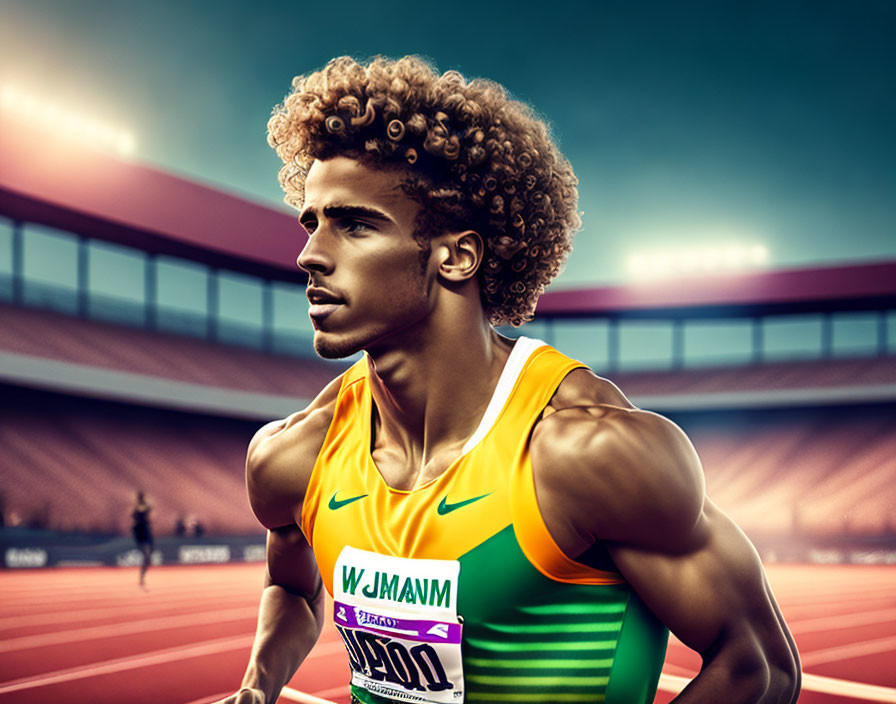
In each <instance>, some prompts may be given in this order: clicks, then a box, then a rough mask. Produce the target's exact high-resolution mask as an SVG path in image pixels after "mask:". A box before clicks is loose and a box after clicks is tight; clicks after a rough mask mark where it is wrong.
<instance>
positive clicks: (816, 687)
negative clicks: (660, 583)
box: [658, 672, 896, 702]
mask: <svg viewBox="0 0 896 704" xmlns="http://www.w3.org/2000/svg"><path fill="white" fill-rule="evenodd" d="M690 681H691V678H690V677H679V676H677V675H667V674H666V673H665V672H664V673H663V674H661V675H660V683H659V687H658V689H661V690H662V691H664V692H671V693H673V694H678V693H679V692H680V691H681V690H683V689H684V688H685V687H687V686H688V683H689V682H690ZM803 691H804V692H819V693H821V694H837V695H840V696H841V697H850V698H852V699H861V700H864V701H868V702H896V689H893V688H892V687H881V686H879V685H876V684H864V683H863V682H850V681H849V680H840V679H837V678H835V677H824V676H823V675H810V674H808V673H805V672H804V673H803Z"/></svg>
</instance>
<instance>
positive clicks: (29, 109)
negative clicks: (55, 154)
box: [0, 83, 136, 155]
mask: <svg viewBox="0 0 896 704" xmlns="http://www.w3.org/2000/svg"><path fill="white" fill-rule="evenodd" d="M0 107H2V109H3V110H4V111H5V112H9V113H10V114H12V115H14V116H15V117H17V118H19V119H20V120H23V121H25V122H28V123H29V124H31V125H33V126H35V127H40V128H43V129H47V130H49V131H51V132H52V134H54V135H58V136H61V137H65V138H68V139H71V140H73V141H78V142H89V143H90V144H93V145H95V146H100V147H104V148H107V149H113V150H114V151H116V152H118V153H119V154H123V155H127V154H132V153H133V152H134V149H135V147H136V141H135V140H134V136H133V134H131V133H130V132H128V131H127V130H122V129H119V128H117V127H112V126H110V125H107V124H105V123H104V122H102V121H101V120H97V119H95V118H93V117H91V116H89V115H84V114H82V113H78V112H75V111H73V110H69V109H67V108H64V107H62V106H61V105H56V104H54V103H49V102H45V101H44V100H42V99H40V98H37V97H35V96H33V95H31V94H29V93H26V92H24V91H22V90H19V88H18V87H16V86H14V85H11V84H8V83H7V84H5V85H3V86H2V88H0Z"/></svg>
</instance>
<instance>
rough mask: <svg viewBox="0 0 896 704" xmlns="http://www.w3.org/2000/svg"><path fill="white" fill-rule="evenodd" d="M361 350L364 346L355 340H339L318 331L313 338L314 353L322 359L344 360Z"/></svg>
mask: <svg viewBox="0 0 896 704" xmlns="http://www.w3.org/2000/svg"><path fill="white" fill-rule="evenodd" d="M362 349H364V346H363V345H362V344H361V343H360V342H358V341H357V340H351V339H345V338H343V339H339V338H336V337H334V336H330V335H327V334H326V333H321V332H320V331H318V332H317V334H315V336H314V351H315V352H317V354H318V356H319V357H323V358H324V359H344V358H345V357H351V356H352V355H353V354H355V353H356V352H360V351H361V350H362Z"/></svg>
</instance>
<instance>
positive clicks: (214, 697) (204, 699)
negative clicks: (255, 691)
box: [187, 689, 238, 704]
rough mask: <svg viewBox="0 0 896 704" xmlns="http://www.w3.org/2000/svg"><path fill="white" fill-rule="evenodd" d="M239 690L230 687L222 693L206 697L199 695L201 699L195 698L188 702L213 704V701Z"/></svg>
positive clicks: (189, 703) (191, 703)
mask: <svg viewBox="0 0 896 704" xmlns="http://www.w3.org/2000/svg"><path fill="white" fill-rule="evenodd" d="M236 691H238V690H235V689H228V690H227V691H226V692H221V693H220V694H210V695H206V696H204V697H199V699H194V700H193V701H191V702H187V704H212V702H216V701H219V700H221V699H223V698H224V697H229V696H230V695H231V694H233V693H234V692H236Z"/></svg>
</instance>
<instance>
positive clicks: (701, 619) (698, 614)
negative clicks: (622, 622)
mask: <svg viewBox="0 0 896 704" xmlns="http://www.w3.org/2000/svg"><path fill="white" fill-rule="evenodd" d="M610 554H611V556H612V558H613V560H614V562H615V563H616V566H617V567H618V568H619V570H620V572H621V573H622V574H623V576H624V577H625V578H626V580H628V581H629V583H630V584H631V585H632V587H633V588H634V590H635V591H636V592H637V593H638V595H639V596H640V597H641V599H642V600H643V601H644V602H645V604H647V606H648V607H649V608H650V609H651V610H652V611H653V612H654V614H655V615H656V616H657V617H658V618H659V619H660V620H661V621H663V622H664V623H665V624H666V625H667V626H668V627H669V629H670V630H671V631H672V632H673V633H674V634H675V635H676V636H677V637H678V638H679V639H680V640H681V641H682V642H683V643H684V644H685V645H687V646H689V647H691V648H693V649H694V650H696V651H698V652H700V653H701V654H702V655H703V656H704V658H706V657H707V656H708V655H711V654H712V653H714V652H716V651H718V649H719V648H721V647H723V646H734V650H740V651H742V652H744V653H745V654H746V655H747V656H749V657H753V656H754V655H755V654H756V653H757V652H761V653H762V654H763V655H764V656H766V659H767V660H769V661H770V662H772V663H775V662H781V663H786V662H788V661H790V660H792V657H793V656H792V653H791V650H790V644H789V642H788V635H789V634H787V633H786V626H784V624H783V621H781V620H780V619H779V617H778V612H777V609H776V604H775V603H774V597H773V596H772V593H771V589H770V588H769V586H768V583H767V581H766V578H765V573H764V571H763V569H762V564H761V562H760V560H759V555H758V554H757V553H756V550H755V548H754V547H753V545H752V544H751V543H750V541H749V540H748V539H747V537H746V536H745V535H744V534H743V532H741V530H740V529H739V528H738V527H737V526H736V525H735V524H734V523H733V522H732V521H731V519H729V518H728V517H727V516H726V515H725V514H724V513H723V512H722V511H721V510H720V509H718V508H717V507H716V506H715V505H713V504H712V503H711V502H710V501H709V500H706V502H705V504H704V511H703V514H702V516H701V517H700V519H699V520H698V522H697V524H696V525H695V527H694V530H693V531H692V534H691V536H690V539H689V541H688V544H687V545H683V546H681V549H680V550H678V551H676V550H671V549H668V548H664V549H663V550H657V549H656V548H640V547H635V546H625V545H611V546H610Z"/></svg>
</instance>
